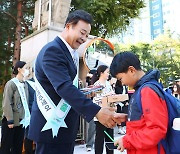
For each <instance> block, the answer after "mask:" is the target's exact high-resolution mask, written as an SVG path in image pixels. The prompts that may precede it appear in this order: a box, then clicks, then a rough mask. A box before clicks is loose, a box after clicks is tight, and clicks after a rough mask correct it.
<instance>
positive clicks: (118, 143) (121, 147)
mask: <svg viewBox="0 0 180 154" xmlns="http://www.w3.org/2000/svg"><path fill="white" fill-rule="evenodd" d="M122 139H123V137H121V138H120V139H119V140H117V141H115V142H114V145H115V146H117V149H118V150H120V151H121V152H123V151H124V149H125V148H124V146H123V141H122Z"/></svg>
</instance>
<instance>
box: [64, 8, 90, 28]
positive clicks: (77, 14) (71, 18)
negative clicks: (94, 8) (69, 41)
mask: <svg viewBox="0 0 180 154" xmlns="http://www.w3.org/2000/svg"><path fill="white" fill-rule="evenodd" d="M79 20H83V21H85V22H87V23H89V24H92V21H93V19H92V16H91V15H90V14H89V13H88V12H86V11H84V10H76V11H74V12H71V13H69V15H68V17H67V19H66V22H65V25H66V24H67V23H72V24H73V25H76V24H77V23H78V21H79Z"/></svg>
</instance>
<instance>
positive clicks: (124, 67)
mask: <svg viewBox="0 0 180 154" xmlns="http://www.w3.org/2000/svg"><path fill="white" fill-rule="evenodd" d="M129 66H133V67H134V68H135V69H136V70H141V64H140V60H139V59H138V57H137V56H136V55H135V54H134V53H132V52H121V53H118V54H117V55H116V56H115V57H114V58H113V60H112V63H111V66H110V73H111V75H112V76H113V77H116V75H117V74H118V73H126V72H127V71H128V68H129Z"/></svg>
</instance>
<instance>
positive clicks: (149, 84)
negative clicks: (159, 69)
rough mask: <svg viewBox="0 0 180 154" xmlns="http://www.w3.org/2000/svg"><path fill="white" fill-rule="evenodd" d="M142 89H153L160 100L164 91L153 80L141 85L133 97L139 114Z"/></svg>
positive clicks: (159, 144)
mask: <svg viewBox="0 0 180 154" xmlns="http://www.w3.org/2000/svg"><path fill="white" fill-rule="evenodd" d="M144 87H150V88H151V89H153V90H154V91H155V92H156V94H157V95H158V96H159V97H161V98H162V99H165V97H164V90H163V86H162V85H161V84H160V83H158V82H157V81H155V80H152V81H148V82H145V83H144V84H143V85H141V86H140V88H139V89H138V90H137V95H136V96H135V97H136V103H137V106H138V108H139V110H140V112H141V113H142V114H143V111H142V102H141V90H142V88H144ZM161 142H162V141H160V142H159V143H158V154H160V147H161V144H162V143H161Z"/></svg>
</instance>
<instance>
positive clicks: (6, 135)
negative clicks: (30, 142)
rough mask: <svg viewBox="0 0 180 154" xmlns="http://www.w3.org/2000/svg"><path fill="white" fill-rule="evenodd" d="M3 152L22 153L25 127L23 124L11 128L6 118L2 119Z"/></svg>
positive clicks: (10, 153) (2, 153) (4, 153)
mask: <svg viewBox="0 0 180 154" xmlns="http://www.w3.org/2000/svg"><path fill="white" fill-rule="evenodd" d="M1 133H2V138H1V149H0V152H1V154H22V146H23V139H24V128H22V125H20V126H16V127H14V128H9V127H8V125H7V120H6V118H3V120H2V131H1Z"/></svg>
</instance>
